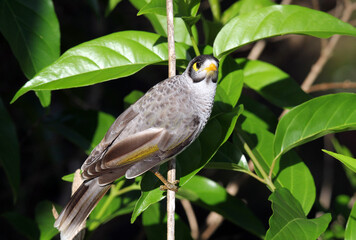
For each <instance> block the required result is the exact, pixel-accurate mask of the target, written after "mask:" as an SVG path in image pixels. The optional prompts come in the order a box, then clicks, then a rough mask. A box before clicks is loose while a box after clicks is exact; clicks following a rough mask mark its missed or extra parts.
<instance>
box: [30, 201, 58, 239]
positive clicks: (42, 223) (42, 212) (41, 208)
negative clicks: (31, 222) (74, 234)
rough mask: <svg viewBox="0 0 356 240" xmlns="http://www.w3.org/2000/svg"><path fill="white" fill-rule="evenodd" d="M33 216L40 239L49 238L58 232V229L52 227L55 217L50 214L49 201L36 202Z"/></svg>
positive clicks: (50, 205)
mask: <svg viewBox="0 0 356 240" xmlns="http://www.w3.org/2000/svg"><path fill="white" fill-rule="evenodd" d="M57 209H58V208H57ZM35 218H36V223H37V226H38V228H39V229H40V237H39V239H40V240H50V239H52V238H53V237H54V236H56V235H57V234H58V230H57V229H56V228H54V227H53V224H54V221H55V219H54V217H53V214H52V203H51V202H49V201H43V202H40V203H39V204H37V206H36V209H35Z"/></svg>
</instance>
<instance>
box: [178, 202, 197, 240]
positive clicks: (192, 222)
mask: <svg viewBox="0 0 356 240" xmlns="http://www.w3.org/2000/svg"><path fill="white" fill-rule="evenodd" d="M180 202H181V204H182V206H183V208H184V211H185V213H186V214H187V218H188V223H189V226H190V231H191V236H192V238H193V239H198V238H199V225H198V221H197V218H196V217H195V213H194V210H193V207H192V204H191V203H190V202H189V201H188V200H187V199H181V200H180Z"/></svg>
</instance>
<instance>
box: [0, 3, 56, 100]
mask: <svg viewBox="0 0 356 240" xmlns="http://www.w3.org/2000/svg"><path fill="white" fill-rule="evenodd" d="M0 31H1V33H2V34H3V35H4V37H5V38H6V40H7V42H8V43H9V45H10V47H11V50H12V52H13V53H14V55H15V57H16V59H17V61H18V62H19V64H20V67H21V69H22V71H23V72H24V74H25V76H26V77H27V78H28V79H30V78H32V77H33V76H34V75H35V74H36V73H38V72H39V71H40V70H41V69H43V68H44V67H46V66H48V65H49V64H51V63H52V62H54V61H55V60H56V59H57V58H58V57H59V54H60V32H59V23H58V19H57V16H56V13H55V11H54V7H53V3H52V1H51V0H33V1H31V2H29V1H26V0H11V1H9V0H0ZM36 95H37V97H38V98H39V99H40V102H41V105H42V106H43V107H48V106H49V105H50V103H51V92H50V91H45V92H36Z"/></svg>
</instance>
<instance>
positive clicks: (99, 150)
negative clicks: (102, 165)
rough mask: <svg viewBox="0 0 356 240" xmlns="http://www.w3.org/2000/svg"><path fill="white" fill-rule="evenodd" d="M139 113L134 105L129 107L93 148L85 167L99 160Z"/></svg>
mask: <svg viewBox="0 0 356 240" xmlns="http://www.w3.org/2000/svg"><path fill="white" fill-rule="evenodd" d="M137 115H138V113H137V112H135V111H134V110H133V107H132V106H131V107H129V108H128V109H126V111H124V112H123V113H122V114H121V115H120V116H119V117H118V118H117V119H116V120H115V122H114V123H113V124H112V125H111V127H110V128H109V130H108V131H107V132H106V134H105V136H104V138H103V140H101V142H100V143H99V144H98V145H97V146H96V147H95V148H94V149H93V150H92V152H91V153H90V155H89V156H88V158H87V159H86V160H85V162H84V164H83V166H82V170H83V171H84V169H83V167H84V168H86V166H90V165H91V164H93V163H95V162H97V161H99V160H100V159H101V158H102V156H103V155H104V154H105V153H106V151H107V149H108V147H109V146H110V145H111V144H112V143H113V142H114V141H115V139H116V138H117V137H118V136H119V135H120V133H121V132H122V131H123V130H124V129H125V127H126V126H127V124H128V123H129V122H130V121H131V120H132V119H134V118H135V117H136V116H137Z"/></svg>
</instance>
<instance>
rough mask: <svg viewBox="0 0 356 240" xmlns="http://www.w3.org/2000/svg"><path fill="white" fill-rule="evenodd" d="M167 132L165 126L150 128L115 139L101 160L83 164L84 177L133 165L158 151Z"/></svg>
mask: <svg viewBox="0 0 356 240" xmlns="http://www.w3.org/2000/svg"><path fill="white" fill-rule="evenodd" d="M165 132H166V131H165V130H164V129H163V128H149V129H147V130H144V131H141V132H138V133H136V134H133V135H131V136H129V137H127V138H124V139H122V140H119V141H114V142H113V143H112V144H111V145H110V146H109V147H108V148H107V150H106V151H105V154H104V155H102V157H101V158H100V160H97V161H95V162H91V163H84V164H83V166H82V170H83V174H82V176H83V178H84V179H91V178H94V177H98V176H101V175H103V174H108V173H112V172H113V171H114V170H115V171H119V170H120V171H121V170H122V169H127V167H128V166H132V165H133V164H135V163H136V162H138V161H140V160H141V159H143V158H146V157H149V156H151V155H153V154H155V153H157V151H159V147H158V144H159V142H160V139H161V138H162V136H163V135H164V133H165ZM121 175H123V174H121ZM117 177H120V176H117ZM117 177H116V178H117Z"/></svg>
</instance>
